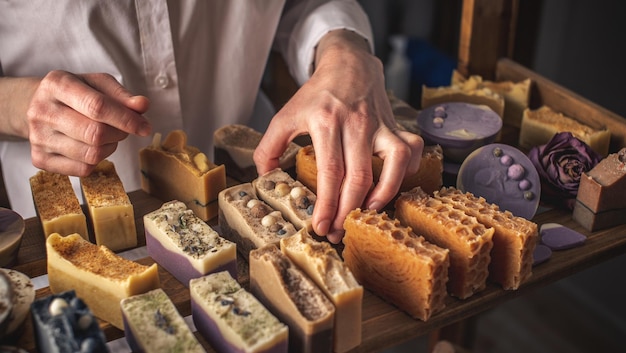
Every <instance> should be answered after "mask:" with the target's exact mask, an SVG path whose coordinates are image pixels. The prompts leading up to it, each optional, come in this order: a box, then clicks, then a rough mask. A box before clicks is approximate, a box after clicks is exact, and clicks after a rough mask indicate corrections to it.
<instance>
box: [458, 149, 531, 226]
mask: <svg viewBox="0 0 626 353" xmlns="http://www.w3.org/2000/svg"><path fill="white" fill-rule="evenodd" d="M456 186H457V189H459V190H461V191H464V192H470V193H472V194H474V196H480V197H483V198H484V199H485V200H487V202H489V203H493V204H496V205H498V207H500V209H501V210H506V211H510V212H511V213H512V214H514V215H515V216H518V217H522V218H526V219H528V220H531V219H532V218H533V217H534V216H535V213H536V212H537V208H538V207H539V197H540V196H541V181H540V179H539V173H537V169H535V166H534V165H533V164H532V162H531V161H530V159H528V157H527V156H526V155H525V154H524V153H522V152H521V151H520V150H518V149H517V148H515V147H512V146H509V145H505V144H501V143H492V144H489V145H486V146H483V147H481V148H479V149H477V150H475V151H474V152H472V153H471V154H470V155H469V156H468V157H467V158H466V159H465V161H463V164H461V168H460V169H459V174H458V176H457V180H456Z"/></svg>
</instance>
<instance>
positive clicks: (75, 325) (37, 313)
mask: <svg viewBox="0 0 626 353" xmlns="http://www.w3.org/2000/svg"><path fill="white" fill-rule="evenodd" d="M31 312H32V318H33V329H34V336H35V342H36V344H37V349H38V351H39V352H41V353H70V352H81V353H82V352H85V353H104V352H108V351H109V349H108V348H107V345H106V338H105V336H104V333H103V332H102V330H101V329H100V325H99V324H98V320H96V318H95V317H94V316H93V314H92V313H91V310H89V307H88V306H87V305H86V304H85V302H84V301H83V300H82V298H80V297H79V296H77V295H76V293H75V292H74V291H73V290H69V291H64V292H62V293H58V294H53V295H49V296H47V297H45V298H42V299H38V300H36V301H35V302H33V304H32V305H31Z"/></svg>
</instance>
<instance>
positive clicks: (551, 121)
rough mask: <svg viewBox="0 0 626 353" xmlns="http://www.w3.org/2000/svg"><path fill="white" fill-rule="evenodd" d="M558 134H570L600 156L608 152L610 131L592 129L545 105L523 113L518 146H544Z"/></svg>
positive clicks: (527, 147) (529, 147)
mask: <svg viewBox="0 0 626 353" xmlns="http://www.w3.org/2000/svg"><path fill="white" fill-rule="evenodd" d="M559 132H571V133H572V135H574V137H576V138H578V139H579V140H581V141H583V142H585V143H586V144H587V145H589V147H591V149H592V150H594V151H596V152H597V153H599V154H600V155H602V156H606V155H607V154H608V152H609V143H610V140H611V131H609V130H608V129H596V128H593V127H591V126H589V125H586V124H584V123H582V122H579V121H578V120H575V119H573V118H571V117H568V116H566V115H564V114H562V113H560V112H557V111H555V110H553V109H552V108H550V107H548V106H545V105H544V106H542V107H540V108H538V109H534V110H533V109H526V110H525V111H524V117H523V119H522V125H521V127H520V132H519V145H520V147H522V148H526V149H531V148H533V147H535V146H541V145H545V144H546V143H548V141H550V139H552V137H553V136H554V135H555V134H557V133H559Z"/></svg>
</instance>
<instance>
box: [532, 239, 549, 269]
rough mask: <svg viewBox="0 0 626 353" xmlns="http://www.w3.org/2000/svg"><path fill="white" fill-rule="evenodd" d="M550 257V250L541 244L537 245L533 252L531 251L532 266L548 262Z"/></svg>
mask: <svg viewBox="0 0 626 353" xmlns="http://www.w3.org/2000/svg"><path fill="white" fill-rule="evenodd" d="M550 256H552V249H550V248H549V247H547V246H545V245H543V244H537V246H535V251H533V266H537V265H539V264H541V263H544V262H546V261H548V259H549V258H550Z"/></svg>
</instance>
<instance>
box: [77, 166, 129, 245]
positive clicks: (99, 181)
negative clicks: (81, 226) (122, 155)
mask: <svg viewBox="0 0 626 353" xmlns="http://www.w3.org/2000/svg"><path fill="white" fill-rule="evenodd" d="M80 185H81V189H82V192H83V196H84V197H85V202H86V204H87V208H88V209H89V216H90V218H91V223H92V226H93V232H94V235H95V238H96V244H98V245H104V246H106V247H107V248H109V249H111V250H112V251H118V250H123V249H128V248H132V247H135V246H137V230H136V229H135V213H134V210H133V205H132V203H131V202H130V199H129V198H128V195H127V194H126V191H125V190H124V185H123V184H122V181H121V180H120V178H119V176H118V175H117V172H116V171H115V166H114V165H113V163H111V162H109V161H107V160H103V161H102V162H100V163H99V164H98V165H97V166H96V168H95V169H94V170H93V172H92V173H91V174H90V175H88V176H86V177H81V178H80ZM64 235H67V234H64Z"/></svg>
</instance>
